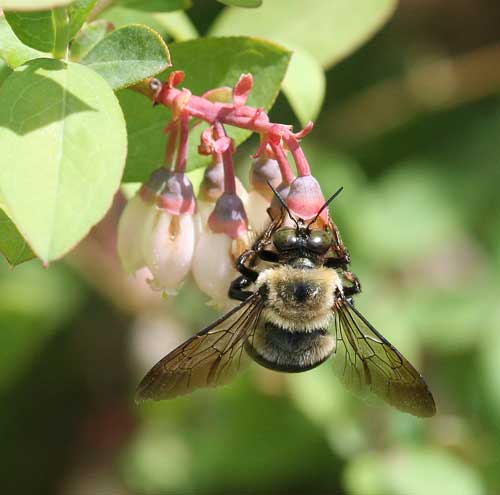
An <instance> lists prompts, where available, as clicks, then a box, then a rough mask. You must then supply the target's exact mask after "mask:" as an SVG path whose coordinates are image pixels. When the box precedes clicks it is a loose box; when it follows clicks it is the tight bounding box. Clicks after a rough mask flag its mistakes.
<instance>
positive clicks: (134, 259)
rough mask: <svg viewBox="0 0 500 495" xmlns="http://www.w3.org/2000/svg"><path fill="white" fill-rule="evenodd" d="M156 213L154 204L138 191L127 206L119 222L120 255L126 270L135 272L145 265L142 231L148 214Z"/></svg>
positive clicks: (118, 246) (118, 244)
mask: <svg viewBox="0 0 500 495" xmlns="http://www.w3.org/2000/svg"><path fill="white" fill-rule="evenodd" d="M154 213H155V208H154V204H153V203H152V202H149V201H147V200H146V199H144V198H143V197H142V195H141V194H140V193H137V194H136V195H135V196H134V197H133V198H132V199H130V200H129V202H128V203H127V205H126V206H125V208H124V210H123V213H122V215H121V217H120V222H119V223H118V242H117V249H118V256H119V258H120V261H121V263H122V266H123V268H124V270H125V271H126V272H128V273H135V272H136V271H137V270H139V269H140V268H142V267H143V266H145V264H146V260H145V259H144V255H143V252H142V243H141V242H140V239H142V233H143V231H144V225H145V224H146V223H147V218H148V216H152V215H154Z"/></svg>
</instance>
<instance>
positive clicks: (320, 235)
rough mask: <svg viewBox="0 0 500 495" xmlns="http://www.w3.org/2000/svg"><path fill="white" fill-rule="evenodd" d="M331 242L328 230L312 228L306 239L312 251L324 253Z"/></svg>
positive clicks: (331, 237) (331, 236)
mask: <svg viewBox="0 0 500 495" xmlns="http://www.w3.org/2000/svg"><path fill="white" fill-rule="evenodd" d="M332 242H333V235H332V233H331V232H330V231H328V230H313V231H312V232H311V234H310V236H309V239H308V241H307V247H308V248H309V249H311V250H312V251H316V252H318V253H324V252H325V251H328V249H329V248H330V246H331V245H332Z"/></svg>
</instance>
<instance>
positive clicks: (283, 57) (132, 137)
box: [118, 37, 290, 182]
mask: <svg viewBox="0 0 500 495" xmlns="http://www.w3.org/2000/svg"><path fill="white" fill-rule="evenodd" d="M170 51H171V54H172V60H173V61H174V69H175V70H183V71H185V73H186V79H185V80H184V82H183V86H185V87H186V88H189V89H190V90H191V91H192V92H193V94H196V95H201V94H203V93H204V92H205V91H207V90H209V89H213V88H217V87H221V86H234V84H236V82H237V81H238V79H239V77H240V75H241V74H242V73H247V72H250V73H251V74H252V75H253V76H254V87H253V90H252V92H251V94H250V97H249V100H248V104H249V105H252V106H255V107H264V108H265V109H269V108H270V107H271V105H272V104H273V102H274V100H275V98H276V96H277V94H278V91H279V88H280V85H281V82H282V80H283V77H284V75H285V72H286V68H287V65H288V62H289V60H290V52H288V51H287V50H285V49H283V48H281V47H280V46H277V45H275V44H274V43H269V42H267V41H263V40H257V39H252V38H244V37H239V38H206V39H198V40H192V41H186V42H181V43H173V44H172V45H170ZM159 77H160V79H161V80H165V79H166V78H167V73H164V74H161V76H159ZM118 98H119V100H120V103H121V105H122V108H123V111H124V114H125V119H126V121H127V129H128V137H129V153H128V157H127V167H126V170H125V176H124V180H125V181H130V182H135V181H143V180H145V179H146V178H147V177H148V176H149V174H150V173H151V172H152V171H153V170H154V169H155V168H157V167H158V166H159V165H161V164H162V160H163V154H164V150H165V139H166V138H165V135H164V133H163V129H164V127H165V123H166V122H167V121H168V120H169V119H170V118H171V113H170V111H169V110H168V109H166V108H165V107H163V106H161V105H160V106H157V107H155V108H153V107H152V105H151V102H150V101H149V100H148V99H146V98H144V97H143V96H142V95H139V94H137V93H134V92H132V91H121V92H120V93H118ZM205 127H206V125H205V124H202V125H199V126H197V127H196V128H195V129H193V131H192V132H191V135H190V141H189V160H188V168H189V169H190V170H193V169H195V168H198V167H202V166H205V165H206V164H207V163H208V161H209V159H208V158H207V157H202V156H200V155H199V154H198V150H197V148H198V144H199V136H200V134H201V132H202V130H203V129H205ZM228 133H229V135H230V136H231V137H232V138H234V139H235V141H236V143H237V144H240V143H242V142H243V141H244V140H245V139H246V138H248V136H249V135H250V132H248V131H245V130H242V129H236V128H233V127H228Z"/></svg>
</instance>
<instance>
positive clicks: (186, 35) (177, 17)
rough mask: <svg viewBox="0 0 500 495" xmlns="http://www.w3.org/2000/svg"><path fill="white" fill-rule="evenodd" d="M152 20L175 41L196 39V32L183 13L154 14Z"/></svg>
mask: <svg viewBox="0 0 500 495" xmlns="http://www.w3.org/2000/svg"><path fill="white" fill-rule="evenodd" d="M154 18H155V20H156V21H158V22H159V23H160V25H161V26H162V27H163V29H165V32H166V33H167V34H168V35H169V36H171V37H172V38H173V39H174V40H176V41H187V40H192V39H195V38H198V31H196V28H195V26H194V24H193V23H192V22H191V19H190V18H189V16H188V15H187V14H186V13H185V12H181V11H179V12H170V13H168V14H161V13H160V14H154Z"/></svg>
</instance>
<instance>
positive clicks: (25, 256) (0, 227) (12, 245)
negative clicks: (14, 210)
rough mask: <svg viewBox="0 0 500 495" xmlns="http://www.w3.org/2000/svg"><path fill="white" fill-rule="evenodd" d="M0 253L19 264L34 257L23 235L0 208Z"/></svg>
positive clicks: (11, 262) (13, 264) (9, 260)
mask: <svg viewBox="0 0 500 495" xmlns="http://www.w3.org/2000/svg"><path fill="white" fill-rule="evenodd" d="M0 253H2V254H3V255H4V256H5V257H6V258H7V261H8V262H9V263H10V264H11V265H12V266H15V265H19V264H20V263H23V262H24V261H28V260H30V259H32V258H34V257H35V255H34V254H33V251H32V250H31V249H30V247H29V246H28V244H27V243H26V241H25V240H24V239H23V236H22V235H21V234H20V233H19V231H18V230H17V228H16V226H15V225H14V224H13V223H12V220H11V219H10V218H9V217H8V216H7V214H6V213H5V212H4V211H3V210H1V209H0Z"/></svg>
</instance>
